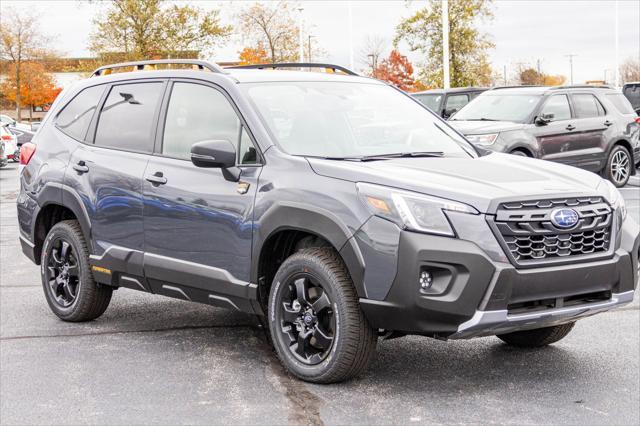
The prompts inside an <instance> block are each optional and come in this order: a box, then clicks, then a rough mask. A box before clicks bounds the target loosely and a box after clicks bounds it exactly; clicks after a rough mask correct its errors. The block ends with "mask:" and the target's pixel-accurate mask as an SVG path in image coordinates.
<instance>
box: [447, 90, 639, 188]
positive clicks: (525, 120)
mask: <svg viewBox="0 0 640 426" xmlns="http://www.w3.org/2000/svg"><path fill="white" fill-rule="evenodd" d="M449 121H450V123H449V124H451V126H453V127H454V128H455V129H457V130H459V131H460V132H462V133H463V134H464V135H465V136H466V137H467V139H468V140H469V141H471V142H472V143H474V144H476V145H478V146H480V147H481V148H485V149H491V150H493V151H498V152H506V153H511V154H517V155H521V156H527V157H534V158H541V159H544V160H551V161H557V162H560V163H563V164H568V165H571V166H576V167H580V168H583V169H586V170H590V171H592V172H596V173H600V174H601V175H602V176H603V177H606V178H607V179H609V180H610V181H611V182H613V183H614V184H615V185H616V186H617V187H621V186H624V185H625V184H626V183H627V181H628V180H629V177H630V176H631V175H633V174H635V167H634V164H637V163H640V122H639V121H638V116H637V115H636V113H635V112H634V111H633V108H631V105H630V104H629V102H628V101H627V99H626V98H625V97H624V95H623V94H622V93H621V92H620V91H617V90H614V89H612V88H609V87H607V86H602V87H594V86H559V87H510V88H496V89H493V90H489V91H486V92H484V93H483V94H481V95H480V96H478V97H477V98H476V99H475V100H474V101H472V102H470V103H469V104H467V105H466V106H465V107H463V108H462V109H461V110H460V111H459V112H458V113H457V114H455V115H454V116H453V117H452V118H451V119H450V120H449Z"/></svg>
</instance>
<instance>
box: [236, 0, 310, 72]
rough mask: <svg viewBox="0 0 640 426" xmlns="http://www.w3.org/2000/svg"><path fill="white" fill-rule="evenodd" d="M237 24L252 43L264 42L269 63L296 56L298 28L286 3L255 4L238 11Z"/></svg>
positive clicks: (288, 59) (289, 59) (294, 58)
mask: <svg viewBox="0 0 640 426" xmlns="http://www.w3.org/2000/svg"><path fill="white" fill-rule="evenodd" d="M238 27H239V28H240V29H241V30H242V33H243V36H244V37H247V38H249V40H250V42H251V43H252V44H253V45H255V46H258V45H263V46H264V47H265V48H266V50H267V54H268V56H269V57H270V60H271V62H280V61H292V60H296V59H297V57H298V54H297V50H298V47H299V46H298V43H299V41H298V33H299V29H298V26H297V25H296V21H295V19H294V17H293V11H292V9H291V8H290V6H289V3H286V2H284V1H281V2H278V3H254V4H252V5H251V6H247V7H245V8H243V9H242V10H241V11H240V13H239V14H238Z"/></svg>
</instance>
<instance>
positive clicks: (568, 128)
mask: <svg viewBox="0 0 640 426" xmlns="http://www.w3.org/2000/svg"><path fill="white" fill-rule="evenodd" d="M565 129H567V130H569V131H571V130H575V129H576V126H574V125H573V124H569V125H568V126H567V127H565Z"/></svg>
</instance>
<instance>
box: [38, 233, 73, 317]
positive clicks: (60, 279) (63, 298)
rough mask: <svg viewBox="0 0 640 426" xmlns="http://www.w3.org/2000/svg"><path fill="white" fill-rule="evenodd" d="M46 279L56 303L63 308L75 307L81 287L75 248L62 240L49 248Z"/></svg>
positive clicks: (56, 241) (53, 243)
mask: <svg viewBox="0 0 640 426" xmlns="http://www.w3.org/2000/svg"><path fill="white" fill-rule="evenodd" d="M48 254H49V255H48V256H47V258H48V259H49V261H48V262H47V265H46V270H45V272H44V273H45V279H46V281H47V283H48V284H49V291H50V292H51V296H52V297H53V298H54V299H55V301H56V302H57V303H58V304H59V305H60V306H61V307H63V308H68V307H69V306H71V305H73V303H74V302H75V301H76V298H77V296H78V290H79V287H80V269H79V268H78V260H77V257H76V254H75V253H74V250H73V247H72V246H71V244H70V243H69V242H68V241H65V240H64V239H62V238H57V239H55V240H54V241H53V242H52V244H51V245H50V246H49V253H48Z"/></svg>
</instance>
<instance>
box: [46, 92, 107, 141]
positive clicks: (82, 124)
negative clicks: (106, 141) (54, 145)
mask: <svg viewBox="0 0 640 426" xmlns="http://www.w3.org/2000/svg"><path fill="white" fill-rule="evenodd" d="M104 87H105V86H93V87H89V88H87V89H84V90H83V91H81V92H80V93H78V94H77V95H76V97H75V98H73V99H72V100H71V102H69V103H68V104H67V105H66V106H65V107H64V108H63V109H62V111H61V112H60V114H58V117H57V118H56V127H58V129H60V130H62V131H63V132H64V133H66V134H67V136H71V137H72V138H74V139H77V140H79V141H84V140H85V136H86V135H87V129H88V128H89V123H91V119H92V118H93V113H94V112H95V110H96V108H98V103H99V102H100V97H101V96H102V93H103V92H104Z"/></svg>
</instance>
